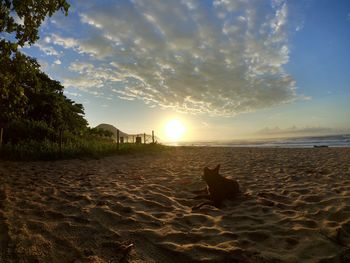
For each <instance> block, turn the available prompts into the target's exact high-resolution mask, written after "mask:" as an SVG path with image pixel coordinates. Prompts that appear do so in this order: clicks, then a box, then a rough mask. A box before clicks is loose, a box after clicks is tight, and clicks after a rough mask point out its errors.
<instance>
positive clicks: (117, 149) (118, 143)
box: [117, 129, 119, 150]
mask: <svg viewBox="0 0 350 263" xmlns="http://www.w3.org/2000/svg"><path fill="white" fill-rule="evenodd" d="M117 150H119V129H117Z"/></svg>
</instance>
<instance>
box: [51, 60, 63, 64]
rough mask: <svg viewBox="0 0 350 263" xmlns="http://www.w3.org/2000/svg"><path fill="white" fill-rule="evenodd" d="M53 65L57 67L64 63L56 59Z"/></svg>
mask: <svg viewBox="0 0 350 263" xmlns="http://www.w3.org/2000/svg"><path fill="white" fill-rule="evenodd" d="M53 63H54V64H56V65H61V63H62V62H61V60H59V59H56V60H55V61H54V62H53Z"/></svg>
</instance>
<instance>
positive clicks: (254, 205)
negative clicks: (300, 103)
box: [0, 148, 350, 263]
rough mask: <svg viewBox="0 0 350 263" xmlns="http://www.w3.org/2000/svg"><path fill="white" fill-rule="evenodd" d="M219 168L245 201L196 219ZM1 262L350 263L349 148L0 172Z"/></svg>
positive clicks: (218, 151)
mask: <svg viewBox="0 0 350 263" xmlns="http://www.w3.org/2000/svg"><path fill="white" fill-rule="evenodd" d="M218 163H220V164H221V174H223V175H224V176H226V177H232V178H235V179H237V180H238V181H239V183H240V185H241V188H242V190H243V191H244V194H242V195H241V196H240V197H238V198H237V200H233V201H226V202H224V206H223V207H222V208H221V209H217V208H215V207H212V206H209V205H205V206H203V207H201V208H200V209H198V210H194V211H192V207H193V206H196V205H198V204H199V203H200V202H202V201H203V200H196V199H193V197H195V195H194V194H193V193H192V191H194V190H199V189H202V188H204V187H205V184H204V182H203V181H202V179H201V177H200V176H201V174H202V170H203V168H204V167H205V166H209V167H214V166H215V165H216V164H218ZM0 262H4V263H5V262H76V263H77V262H323V263H324V262H350V148H317V149H259V148H174V149H171V150H169V151H167V152H164V153H161V154H153V155H151V156H143V155H128V156H112V157H107V158H103V159H100V160H65V161H56V162H4V161H1V162H0Z"/></svg>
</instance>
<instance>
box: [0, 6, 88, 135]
mask: <svg viewBox="0 0 350 263" xmlns="http://www.w3.org/2000/svg"><path fill="white" fill-rule="evenodd" d="M68 9H69V4H68V3H67V1H66V0H0V36H1V38H0V128H3V127H6V126H7V127H8V128H9V129H10V130H11V129H12V135H11V134H10V133H9V134H8V135H7V136H6V137H7V138H9V141H11V139H12V141H18V140H22V139H23V138H25V137H26V136H27V137H28V138H29V139H30V140H32V139H33V138H34V137H35V134H36V133H37V135H38V136H37V139H39V140H40V138H42V137H43V136H44V135H45V134H46V135H45V136H44V137H45V138H46V137H47V134H51V133H52V131H60V134H62V131H63V130H65V131H69V132H71V133H73V134H74V133H81V132H82V131H84V130H85V129H86V128H87V121H86V120H85V119H84V108H83V105H81V104H77V103H75V102H74V101H72V100H70V99H68V98H67V97H66V96H65V95H64V94H63V89H64V87H63V86H62V85H61V84H60V83H59V82H58V81H55V80H52V79H51V78H49V77H48V76H47V75H46V74H45V73H44V72H42V71H41V70H40V65H39V64H38V62H37V61H36V60H35V59H34V58H30V57H28V56H25V55H24V54H22V53H20V52H19V51H18V50H17V48H18V47H19V46H24V45H26V44H29V45H31V44H33V43H34V42H35V41H36V40H38V38H39V35H38V29H39V27H40V25H41V23H42V22H43V21H44V19H45V18H46V17H47V16H52V15H53V14H54V13H55V12H56V11H58V10H62V11H63V12H64V13H65V14H67V12H68ZM16 130H17V132H15V131H16ZM44 131H47V132H46V133H45V132H44ZM48 131H50V132H48ZM16 134H17V135H16ZM26 134H27V135H26ZM11 136H12V137H16V136H17V138H11ZM53 137H54V136H53ZM46 139H47V138H46Z"/></svg>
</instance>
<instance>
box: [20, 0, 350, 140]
mask: <svg viewBox="0 0 350 263" xmlns="http://www.w3.org/2000/svg"><path fill="white" fill-rule="evenodd" d="M68 2H70V4H71V8H70V10H69V14H68V16H65V15H64V14H63V13H62V12H57V13H56V14H55V15H54V16H52V17H51V18H48V19H46V20H45V21H44V23H43V25H42V26H41V28H40V40H39V41H38V42H37V43H36V44H34V45H33V46H26V47H24V48H23V49H22V51H23V52H25V53H26V54H28V55H30V56H33V57H35V58H37V59H38V61H39V63H40V64H41V67H42V70H43V71H44V72H46V73H47V74H48V75H49V76H50V77H52V78H54V79H56V80H59V81H61V83H62V84H63V85H64V86H65V94H66V96H67V97H69V98H71V99H73V100H74V101H76V102H78V103H82V104H83V105H84V108H85V113H86V115H85V116H86V118H87V120H88V122H89V125H90V126H91V127H94V126H96V125H98V124H100V123H109V124H112V125H114V126H116V127H117V128H119V129H120V130H122V131H124V132H127V133H139V132H140V133H141V132H142V133H143V132H146V133H151V131H152V130H154V131H155V134H156V135H158V137H160V139H165V137H166V136H165V134H164V127H165V126H166V124H167V122H169V121H170V120H173V119H178V120H180V121H181V122H182V123H183V125H184V126H185V128H186V132H185V133H184V136H183V137H182V138H181V139H182V140H184V141H197V140H228V139H244V138H260V137H280V136H293V135H323V134H335V133H350V48H349V47H350V1H348V0H336V1H335V0H317V1H316V0H293V1H292V0H290V1H285V0H178V1H173V0H162V1H157V0H119V1H118V0H104V1H99V0H74V1H73V0H72V1H68Z"/></svg>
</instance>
